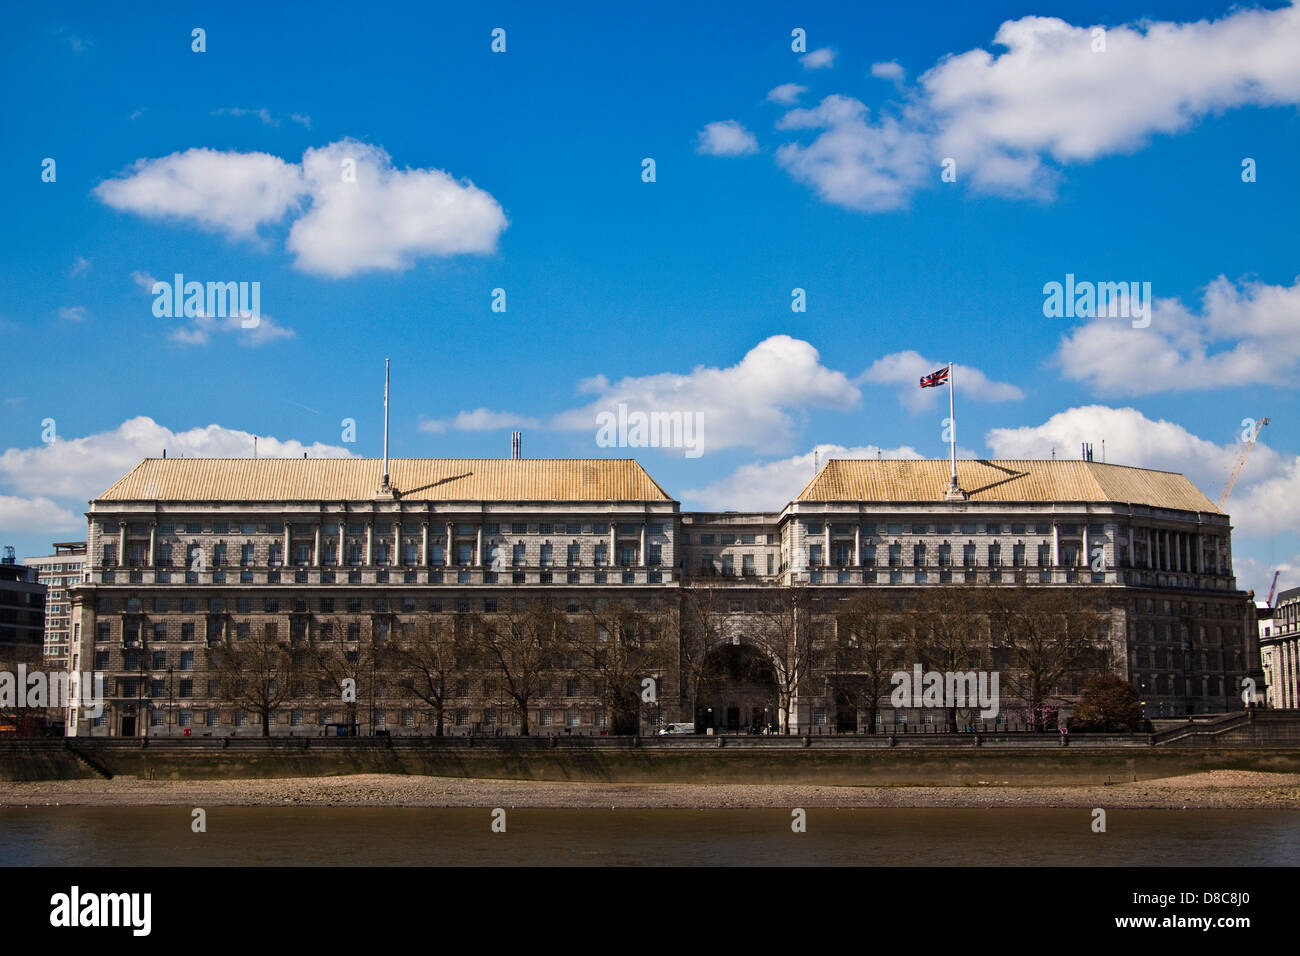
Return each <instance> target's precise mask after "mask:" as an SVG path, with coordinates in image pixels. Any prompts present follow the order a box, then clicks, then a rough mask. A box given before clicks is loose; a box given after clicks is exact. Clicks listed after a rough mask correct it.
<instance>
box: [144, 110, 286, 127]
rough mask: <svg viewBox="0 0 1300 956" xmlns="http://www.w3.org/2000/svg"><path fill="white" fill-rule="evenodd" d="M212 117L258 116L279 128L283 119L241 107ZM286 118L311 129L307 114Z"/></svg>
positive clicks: (221, 111) (264, 123)
mask: <svg viewBox="0 0 1300 956" xmlns="http://www.w3.org/2000/svg"><path fill="white" fill-rule="evenodd" d="M212 115H213V116H256V117H257V118H258V120H259V121H260V122H261V124H262V125H263V126H279V125H280V122H281V117H280V116H279V114H276V113H272V112H271V111H270V110H268V109H267V108H266V107H264V106H263V107H261V108H259V109H255V110H250V109H244V108H243V107H239V106H226V107H223V108H222V109H219V110H213V111H212ZM133 118H134V117H133ZM285 118H286V119H288V120H290V121H292V122H294V123H297V124H299V125H300V126H305V127H307V128H308V129H310V128H311V117H310V116H308V115H306V114H305V113H290V114H289V115H288V116H287V117H285Z"/></svg>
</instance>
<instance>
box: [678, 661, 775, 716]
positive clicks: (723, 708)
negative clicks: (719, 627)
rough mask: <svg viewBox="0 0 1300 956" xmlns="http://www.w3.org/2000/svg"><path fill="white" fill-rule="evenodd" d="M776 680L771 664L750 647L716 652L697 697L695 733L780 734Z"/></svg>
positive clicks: (702, 676)
mask: <svg viewBox="0 0 1300 956" xmlns="http://www.w3.org/2000/svg"><path fill="white" fill-rule="evenodd" d="M778 726H779V720H778V707H777V693H776V676H775V675H774V674H773V672H772V665H771V662H769V661H768V659H767V658H766V657H764V656H763V655H762V654H761V653H760V652H759V651H758V650H757V649H756V648H754V647H751V646H750V645H748V644H726V645H724V646H722V647H719V648H717V649H716V650H714V651H712V652H711V653H710V654H709V656H708V657H707V658H706V659H705V661H704V667H703V668H702V669H701V673H700V682H699V686H698V687H697V688H696V694H695V732H696V733H699V734H703V733H707V732H708V728H710V727H712V728H713V732H714V733H732V734H737V733H740V734H761V733H776V732H777V731H778Z"/></svg>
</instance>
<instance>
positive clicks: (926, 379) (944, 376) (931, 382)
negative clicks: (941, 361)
mask: <svg viewBox="0 0 1300 956" xmlns="http://www.w3.org/2000/svg"><path fill="white" fill-rule="evenodd" d="M946 384H948V369H947V368H941V369H939V371H937V372H931V373H930V374H929V375H923V376H921V387H922V388H938V387H939V386H940V385H946Z"/></svg>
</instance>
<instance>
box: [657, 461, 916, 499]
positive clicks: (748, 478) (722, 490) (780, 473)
mask: <svg viewBox="0 0 1300 956" xmlns="http://www.w3.org/2000/svg"><path fill="white" fill-rule="evenodd" d="M877 457H880V458H922V457H924V456H923V455H921V454H920V453H919V452H917V451H916V449H914V448H912V447H911V446H904V447H902V448H878V447H876V446H875V445H866V446H862V447H858V448H846V447H844V446H843V445H818V446H817V447H815V448H814V449H813V450H812V451H809V452H808V453H807V454H803V455H795V456H793V457H791V458H782V459H781V460H779V461H768V462H755V463H753V464H748V465H741V466H740V467H739V468H737V469H736V470H735V471H733V472H732V473H731V474H730V475H727V476H726V477H725V478H720V479H719V480H717V481H715V482H713V483H711V484H708V485H705V486H704V487H703V488H693V489H688V490H687V491H685V492H683V494H682V497H683V499H684V501H685V503H686V507H689V508H701V509H703V510H706V511H728V510H730V511H775V510H776V509H778V508H780V507H782V506H783V505H785V504H787V503H788V502H790V501H791V500H793V499H794V496H795V495H797V494H798V493H799V492H800V491H802V490H803V487H804V485H806V484H808V482H810V481H811V480H812V478H813V475H814V474H815V473H816V462H818V461H820V462H821V463H822V464H825V463H826V462H827V461H828V460H829V459H831V458H877Z"/></svg>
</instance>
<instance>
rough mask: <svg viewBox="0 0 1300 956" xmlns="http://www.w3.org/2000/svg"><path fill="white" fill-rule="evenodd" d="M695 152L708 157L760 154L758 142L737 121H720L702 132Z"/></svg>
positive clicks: (707, 126) (711, 124) (709, 125)
mask: <svg viewBox="0 0 1300 956" xmlns="http://www.w3.org/2000/svg"><path fill="white" fill-rule="evenodd" d="M695 151H696V152H697V153H703V154H704V155H706V156H748V155H749V154H750V153H757V152H758V140H757V139H755V138H754V134H753V133H751V132H750V131H749V130H747V129H745V127H743V126H741V125H740V123H738V122H736V121H735V120H720V121H719V122H716V123H709V124H707V125H706V126H705V127H704V129H702V130H700V135H699V141H698V142H697V144H696V146H695Z"/></svg>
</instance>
